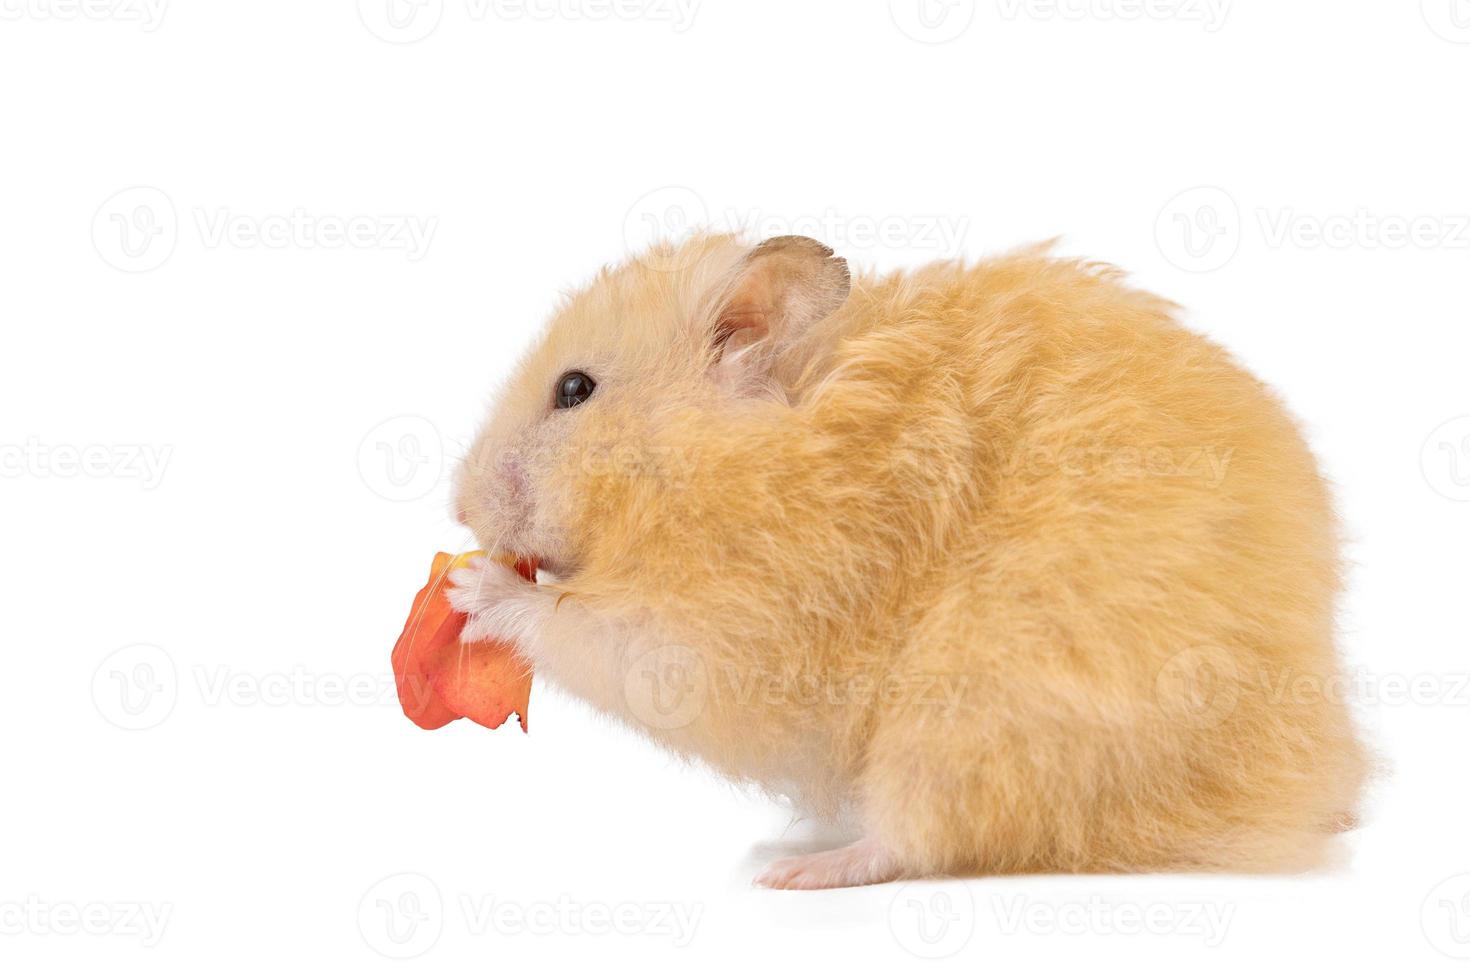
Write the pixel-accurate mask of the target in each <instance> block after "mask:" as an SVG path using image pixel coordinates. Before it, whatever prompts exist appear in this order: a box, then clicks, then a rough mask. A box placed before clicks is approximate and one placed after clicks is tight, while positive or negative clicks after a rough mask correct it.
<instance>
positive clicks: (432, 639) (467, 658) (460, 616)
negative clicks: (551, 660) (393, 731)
mask: <svg viewBox="0 0 1470 980" xmlns="http://www.w3.org/2000/svg"><path fill="white" fill-rule="evenodd" d="M484 554H485V552H483V551H467V552H465V553H463V554H459V555H450V554H446V553H445V552H442V551H441V552H439V553H438V554H437V555H435V556H434V564H433V566H432V567H431V568H430V570H429V582H428V584H427V585H425V586H424V587H423V588H422V589H420V590H419V594H418V595H416V596H414V600H413V609H412V610H410V612H409V614H408V622H406V623H404V624H403V633H402V634H401V635H400V636H399V637H398V642H397V643H395V644H394V645H393V677H394V679H395V680H396V681H397V684H398V702H399V704H401V705H403V713H404V714H405V715H407V716H408V718H409V720H410V721H412V722H413V723H414V724H415V725H418V726H419V727H420V728H428V729H434V728H442V727H443V726H445V725H447V724H449V723H450V722H451V721H454V720H455V719H456V718H468V719H469V720H470V721H473V722H476V723H477V724H481V725H484V726H485V727H486V728H499V727H500V726H501V725H502V724H504V723H505V720H506V719H507V718H509V717H510V715H511V712H515V714H516V716H517V717H519V718H520V720H521V731H526V725H527V717H526V711H527V708H528V707H529V704H530V700H531V666H530V664H528V663H526V662H525V661H524V660H522V659H521V658H520V657H519V656H517V654H516V649H515V646H514V644H511V643H505V642H502V641H500V640H482V641H480V642H477V643H462V642H461V641H460V638H459V634H460V631H461V630H463V629H464V625H465V621H466V620H467V619H468V618H469V617H467V616H466V615H465V614H464V613H462V612H457V611H455V609H454V607H452V606H451V605H450V604H449V599H448V598H447V597H446V596H445V594H444V592H445V590H446V589H447V588H449V584H450V583H449V573H450V572H451V571H453V570H454V569H456V568H463V567H464V566H466V565H468V564H469V562H470V561H471V560H472V559H474V558H478V557H482V556H484ZM494 560H495V561H499V562H501V563H502V564H505V565H513V566H514V567H515V570H516V571H517V572H519V573H520V574H521V576H522V577H523V578H525V579H527V580H529V581H532V582H534V581H535V580H536V563H535V562H534V561H531V560H528V559H521V560H517V559H515V558H514V557H513V556H510V555H502V556H497V557H496V558H495V559H494Z"/></svg>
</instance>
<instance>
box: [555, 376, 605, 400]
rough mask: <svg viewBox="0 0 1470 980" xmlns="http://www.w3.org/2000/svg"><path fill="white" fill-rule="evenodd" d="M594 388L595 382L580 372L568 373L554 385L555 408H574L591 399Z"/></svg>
mask: <svg viewBox="0 0 1470 980" xmlns="http://www.w3.org/2000/svg"><path fill="white" fill-rule="evenodd" d="M596 387H597V382H596V381H593V380H592V379H591V378H589V377H588V376H587V375H585V374H583V373H582V372H581V371H568V372H567V373H566V374H563V375H562V376H561V379H560V380H559V381H557V383H556V392H555V394H556V407H557V408H576V407H577V406H578V405H580V404H582V403H583V402H585V401H586V400H587V399H589V398H591V397H592V389H593V388H596Z"/></svg>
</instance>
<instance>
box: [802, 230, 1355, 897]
mask: <svg viewBox="0 0 1470 980" xmlns="http://www.w3.org/2000/svg"><path fill="white" fill-rule="evenodd" d="M830 329H831V330H832V331H833V333H834V335H836V336H841V337H842V338H843V339H842V340H841V341H839V342H838V343H837V344H836V346H835V347H834V348H833V350H834V352H835V353H834V355H833V359H832V361H830V362H829V363H826V364H823V365H822V370H821V371H820V372H814V373H813V376H814V377H816V376H822V377H823V379H824V380H823V382H822V383H821V385H820V386H814V387H813V388H812V389H811V390H810V393H809V398H810V402H809V409H808V410H809V411H810V412H811V413H812V415H813V418H815V419H817V420H818V422H819V424H820V423H823V422H825V424H827V425H828V426H830V427H831V430H832V431H834V432H848V433H856V432H864V431H865V432H866V442H867V445H868V446H869V452H870V453H872V452H874V451H875V450H874V449H873V447H879V448H878V449H877V450H876V452H877V453H878V454H879V455H887V456H888V457H890V458H889V459H888V460H887V461H886V462H885V464H884V468H886V470H887V471H888V472H890V473H898V474H899V476H900V479H899V481H898V487H899V489H900V490H901V492H902V494H903V496H904V497H905V498H906V499H908V500H909V501H911V503H910V505H909V507H908V512H907V519H908V521H909V527H908V531H907V533H909V534H911V535H913V536H915V537H916V539H917V540H918V541H919V542H921V545H922V546H920V547H915V548H914V549H912V554H913V555H914V556H915V557H916V559H917V560H919V561H922V562H924V563H925V565H926V570H927V574H925V575H923V576H911V577H910V578H911V579H912V583H911V584H910V585H908V586H905V588H907V589H909V591H910V594H909V595H908V596H906V597H904V598H903V599H902V600H901V602H900V603H899V605H900V607H903V608H907V609H909V610H910V611H911V613H912V617H911V619H910V620H909V621H908V627H909V632H908V638H907V640H906V642H905V645H904V647H903V649H902V651H901V652H900V653H899V655H898V657H899V659H898V667H897V669H899V670H901V671H902V672H905V673H908V674H918V675H925V676H943V677H957V678H963V679H965V681H966V683H965V685H964V700H963V702H962V705H961V707H960V710H957V711H954V712H950V713H948V714H947V715H944V716H940V715H939V714H938V713H936V712H934V711H933V710H930V709H926V708H925V707H923V706H919V705H896V706H894V707H893V708H892V710H889V711H886V712H884V713H883V714H882V717H881V718H880V719H879V721H878V723H877V725H876V727H875V729H874V733H873V735H872V743H871V745H870V746H868V751H867V753H866V758H868V760H869V764H868V770H867V772H866V773H865V775H864V778H863V786H862V787H861V794H860V795H861V796H862V797H863V798H864V799H865V800H867V801H868V804H867V805H868V806H870V807H871V808H873V809H874V811H875V820H876V821H877V822H878V823H879V824H880V825H881V826H883V827H884V828H885V833H886V835H888V836H891V837H896V838H901V839H905V846H906V847H907V848H908V849H909V850H912V851H915V852H917V853H922V854H924V855H925V856H926V857H925V863H926V865H927V866H928V867H931V868H933V869H936V870H937V869H940V868H951V869H952V868H955V867H963V866H965V864H966V857H965V856H966V855H975V854H986V855H989V857H988V858H987V861H988V865H987V866H989V867H992V868H993V869H997V870H998V869H1003V868H1004V869H1026V868H1042V867H1045V868H1053V869H1057V868H1075V869H1084V868H1091V869H1101V868H1110V869H1115V868H1146V867H1236V868H1240V867H1281V866H1297V865H1301V864H1304V863H1310V862H1311V861H1312V860H1313V859H1314V857H1315V854H1316V851H1317V849H1318V845H1319V844H1320V843H1321V840H1322V832H1323V831H1324V830H1327V829H1331V828H1332V827H1334V826H1335V825H1338V824H1340V823H1341V821H1342V820H1343V815H1344V814H1346V813H1348V812H1350V811H1351V809H1352V808H1353V806H1354V805H1355V801H1356V797H1357V793H1358V788H1359V785H1360V783H1361V780H1362V774H1363V769H1364V761H1363V754H1362V751H1361V749H1360V747H1359V745H1358V742H1357V740H1356V736H1355V734H1354V732H1353V726H1352V723H1351V720H1350V717H1349V714H1348V710H1347V706H1346V705H1344V704H1343V703H1342V699H1341V697H1340V693H1341V691H1342V686H1341V685H1340V684H1339V683H1337V680H1336V678H1337V672H1338V664H1337V657H1336V652H1335V647H1334V642H1333V614H1334V604H1335V597H1336V593H1337V589H1338V545H1337V532H1336V528H1335V521H1334V517H1333V514H1332V510H1331V504H1330V500H1329V497H1328V493H1327V491H1326V488H1325V486H1324V482H1323V480H1322V478H1321V476H1320V474H1319V472H1318V469H1317V466H1316V463H1315V460H1314V459H1313V457H1312V455H1311V453H1310V451H1309V450H1308V449H1307V447H1306V445H1305V443H1304V441H1303V439H1302V437H1301V435H1300V433H1299V430H1298V428H1297V426H1296V424H1295V423H1294V422H1293V421H1292V419H1291V418H1290V416H1289V415H1288V414H1287V413H1286V411H1285V410H1284V409H1283V408H1282V406H1281V405H1280V403H1279V402H1278V401H1277V400H1276V398H1275V397H1274V396H1273V395H1272V394H1271V393H1270V392H1269V391H1268V390H1267V389H1266V387H1265V386H1264V385H1263V384H1261V383H1260V382H1259V381H1258V380H1256V379H1255V378H1253V377H1252V376H1251V375H1249V374H1248V373H1247V372H1246V371H1244V370H1243V369H1242V368H1241V367H1240V366H1239V365H1237V364H1236V363H1235V362H1234V361H1233V360H1232V359H1231V358H1230V357H1229V356H1228V355H1227V354H1225V353H1224V352H1223V351H1222V350H1221V349H1220V348H1218V347H1217V346H1215V345H1214V344H1212V343H1210V342H1209V341H1207V340H1205V339H1204V338H1202V337H1200V336H1198V335H1196V334H1194V333H1192V332H1190V331H1188V330H1185V329H1184V328H1183V327H1181V326H1180V325H1179V324H1178V323H1177V322H1176V321H1175V319H1174V317H1173V308H1172V307H1171V306H1170V305H1169V304H1167V303H1165V302H1163V301H1161V300H1159V299H1157V298H1155V297H1152V296H1149V295H1147V294H1144V293H1141V292H1138V291H1135V290H1132V289H1129V288H1128V287H1126V286H1125V285H1124V284H1123V283H1122V282H1121V280H1120V277H1119V276H1117V275H1116V274H1115V273H1114V272H1112V271H1111V270H1109V269H1107V268H1105V267H1100V266H1095V265H1089V264H1085V263H1079V262H1071V261H1059V260H1054V259H1051V258H1049V257H1048V256H1046V255H1045V254H1043V253H1041V252H1036V251H1034V252H1027V253H1021V254H1018V255H1015V256H1011V257H1007V258H1003V259H1000V260H996V261H993V262H990V263H986V264H982V265H980V266H978V267H973V268H965V267H962V266H960V265H958V264H941V265H936V266H931V267H929V268H927V269H924V270H920V271H919V272H917V273H914V274H912V275H909V276H894V277H891V278H889V279H885V280H881V281H877V282H870V283H863V284H859V286H858V287H857V288H855V289H854V294H853V296H852V298H851V300H850V301H849V304H848V306H847V307H845V308H844V310H843V311H842V313H841V314H839V316H838V317H836V318H834V323H833V324H832V325H831V327H830ZM885 397H886V402H885ZM876 432H889V433H893V434H894V435H893V436H892V437H891V438H889V437H877V438H875V437H874V433H876ZM854 448H855V449H856V447H854ZM895 459H896V460H898V462H897V463H895V462H894V460H895ZM906 459H907V460H912V461H913V466H912V467H910V468H909V469H908V470H905V469H904V468H903V467H904V462H903V461H904V460H906ZM904 477H907V478H908V481H907V484H905V479H904ZM918 756H935V757H939V758H941V759H942V760H943V763H942V765H941V771H942V772H943V773H944V774H945V776H944V779H945V780H946V786H945V791H944V792H942V793H940V794H939V795H938V798H939V799H940V800H945V801H948V802H946V803H942V804H940V805H938V806H937V808H936V810H935V812H933V813H930V814H928V815H927V816H925V817H924V818H923V819H922V820H918V821H915V820H914V819H913V816H912V814H909V815H907V816H905V815H904V812H903V811H904V806H905V804H904V803H903V801H904V799H905V798H908V799H912V798H913V795H914V793H915V792H919V791H920V790H921V788H920V787H917V786H915V785H914V782H913V781H914V780H915V779H920V778H922V779H926V780H932V779H933V776H932V774H930V773H927V772H925V773H916V770H915V769H914V767H913V766H912V764H911V760H912V759H913V758H915V757H918ZM930 788H932V783H931V784H930ZM929 795H931V796H932V795H933V794H929Z"/></svg>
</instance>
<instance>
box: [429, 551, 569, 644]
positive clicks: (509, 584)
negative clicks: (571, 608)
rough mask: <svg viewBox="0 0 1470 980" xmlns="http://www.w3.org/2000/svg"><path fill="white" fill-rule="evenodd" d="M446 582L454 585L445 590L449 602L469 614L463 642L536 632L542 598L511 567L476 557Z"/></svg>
mask: <svg viewBox="0 0 1470 980" xmlns="http://www.w3.org/2000/svg"><path fill="white" fill-rule="evenodd" d="M449 581H450V582H451V583H453V585H454V588H452V589H449V590H448V591H447V592H445V595H446V596H447V597H448V599H449V604H450V605H451V606H453V607H454V608H455V609H457V610H458V611H460V612H462V613H467V614H469V617H470V618H469V621H468V622H467V623H465V627H464V630H463V631H462V632H461V633H460V639H462V640H464V641H465V642H467V643H475V642H478V641H479V640H485V639H489V638H490V637H496V638H499V639H504V640H511V641H516V640H519V639H521V638H522V637H524V636H527V635H530V634H532V633H534V632H535V631H536V629H537V627H538V625H539V621H540V617H541V615H542V613H543V611H544V610H543V607H544V605H545V597H544V596H543V595H542V594H541V593H540V592H539V591H538V590H537V588H536V586H535V584H534V583H531V582H527V581H526V580H525V579H523V578H521V576H520V575H519V574H518V573H517V572H516V570H515V569H514V568H507V567H506V566H505V565H502V564H500V563H499V562H496V561H487V560H486V559H484V558H475V559H473V560H471V561H470V563H469V564H467V565H466V566H465V567H464V568H457V569H455V570H454V571H452V572H450V573H449Z"/></svg>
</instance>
